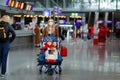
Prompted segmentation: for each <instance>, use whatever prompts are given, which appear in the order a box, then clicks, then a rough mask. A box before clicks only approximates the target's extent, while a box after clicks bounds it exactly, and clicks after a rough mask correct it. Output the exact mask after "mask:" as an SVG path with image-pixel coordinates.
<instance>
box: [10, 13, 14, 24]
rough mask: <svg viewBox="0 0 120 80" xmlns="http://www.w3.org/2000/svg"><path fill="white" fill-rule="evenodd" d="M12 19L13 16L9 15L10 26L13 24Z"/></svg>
mask: <svg viewBox="0 0 120 80" xmlns="http://www.w3.org/2000/svg"><path fill="white" fill-rule="evenodd" d="M13 19H14V18H13V15H10V24H13V21H14V20H13Z"/></svg>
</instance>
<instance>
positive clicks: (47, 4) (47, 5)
mask: <svg viewBox="0 0 120 80" xmlns="http://www.w3.org/2000/svg"><path fill="white" fill-rule="evenodd" d="M49 1H50V0H46V8H49V7H50V5H49Z"/></svg>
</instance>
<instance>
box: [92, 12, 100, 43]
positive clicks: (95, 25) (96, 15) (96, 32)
mask: <svg viewBox="0 0 120 80" xmlns="http://www.w3.org/2000/svg"><path fill="white" fill-rule="evenodd" d="M98 18H99V12H95V21H94V36H93V44H94V45H97V44H98Z"/></svg>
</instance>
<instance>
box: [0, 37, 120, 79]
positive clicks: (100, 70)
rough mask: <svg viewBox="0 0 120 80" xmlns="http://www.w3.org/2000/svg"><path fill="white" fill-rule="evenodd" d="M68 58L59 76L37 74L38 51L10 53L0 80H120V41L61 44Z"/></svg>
mask: <svg viewBox="0 0 120 80" xmlns="http://www.w3.org/2000/svg"><path fill="white" fill-rule="evenodd" d="M63 45H64V46H66V47H67V48H68V56H67V57H64V58H63V59H64V60H63V63H62V74H61V75H59V74H54V75H52V76H49V75H46V74H44V73H43V74H39V67H38V66H37V61H36V54H37V53H39V48H28V49H27V48H25V49H18V50H11V51H10V53H9V58H8V69H7V76H6V78H4V79H2V78H0V80H120V39H113V40H107V43H106V44H105V45H101V44H99V45H93V44H92V40H82V39H77V40H76V41H73V40H65V41H64V42H63Z"/></svg>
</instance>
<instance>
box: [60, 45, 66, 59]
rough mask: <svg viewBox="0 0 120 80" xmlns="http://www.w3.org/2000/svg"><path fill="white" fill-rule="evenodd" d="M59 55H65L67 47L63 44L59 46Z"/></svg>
mask: <svg viewBox="0 0 120 80" xmlns="http://www.w3.org/2000/svg"><path fill="white" fill-rule="evenodd" d="M60 52H61V56H62V57H66V56H67V48H66V47H65V46H61V51H60Z"/></svg>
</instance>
